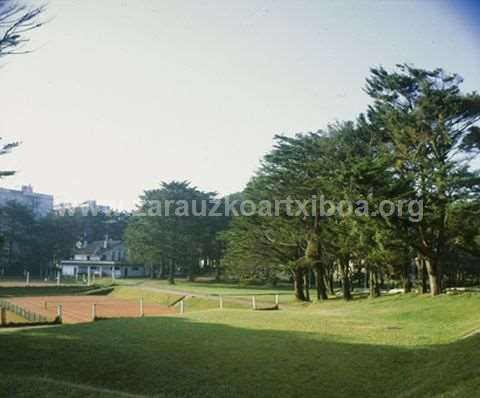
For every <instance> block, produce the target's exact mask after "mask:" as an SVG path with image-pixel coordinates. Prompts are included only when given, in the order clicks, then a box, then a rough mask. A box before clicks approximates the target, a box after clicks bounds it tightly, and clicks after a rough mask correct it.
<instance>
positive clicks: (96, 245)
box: [74, 240, 123, 256]
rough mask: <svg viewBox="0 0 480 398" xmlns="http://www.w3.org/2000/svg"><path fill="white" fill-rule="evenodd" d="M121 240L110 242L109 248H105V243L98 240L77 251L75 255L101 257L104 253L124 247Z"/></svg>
mask: <svg viewBox="0 0 480 398" xmlns="http://www.w3.org/2000/svg"><path fill="white" fill-rule="evenodd" d="M122 244H123V242H122V241H121V240H109V241H108V244H107V247H106V248H105V247H104V246H105V241H103V240H97V241H94V242H91V243H88V244H87V245H86V246H85V247H82V248H79V249H76V250H75V252H74V254H86V255H87V256H101V255H102V254H103V253H105V252H108V251H109V250H112V249H113V248H114V247H117V246H120V245H122Z"/></svg>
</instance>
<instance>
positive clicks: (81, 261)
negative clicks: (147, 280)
mask: <svg viewBox="0 0 480 398" xmlns="http://www.w3.org/2000/svg"><path fill="white" fill-rule="evenodd" d="M60 268H61V270H62V275H63V276H67V277H78V276H79V275H82V276H83V275H87V274H88V272H89V270H90V275H96V276H98V277H103V276H107V277H109V276H112V273H114V274H115V278H134V277H144V276H145V267H143V266H140V265H132V264H128V263H127V249H126V247H125V245H124V243H123V242H122V241H120V240H111V239H105V240H103V241H95V242H91V243H80V242H79V244H78V246H77V249H76V250H75V252H74V255H73V259H70V260H63V261H61V263H60Z"/></svg>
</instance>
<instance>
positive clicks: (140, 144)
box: [0, 0, 480, 208]
mask: <svg viewBox="0 0 480 398" xmlns="http://www.w3.org/2000/svg"><path fill="white" fill-rule="evenodd" d="M45 19H49V20H50V22H49V23H48V24H47V25H45V26H44V27H42V28H41V29H40V30H39V31H37V32H36V33H34V34H32V35H31V39H32V40H31V42H30V44H29V47H30V48H32V49H34V50H35V51H34V52H33V53H32V54H28V55H24V56H17V57H10V58H9V59H8V60H7V61H3V65H2V68H0V87H1V91H0V109H1V118H0V136H2V137H3V138H4V140H10V141H11V140H20V141H22V142H23V144H22V145H21V147H20V148H18V149H16V150H15V151H14V152H13V153H12V154H10V155H7V156H2V157H1V158H0V168H1V169H3V170H4V169H8V168H13V169H15V170H18V174H17V175H16V176H14V177H11V178H8V179H5V180H3V181H2V182H1V183H0V185H1V186H4V187H19V186H20V185H22V184H32V185H33V186H34V189H35V190H36V191H40V192H45V193H52V194H54V195H55V200H56V202H61V201H73V202H80V201H83V200H87V199H97V200H98V201H99V202H101V203H105V204H112V205H113V206H114V207H116V208H131V207H133V206H134V204H135V202H136V200H137V197H138V195H139V194H141V192H142V191H143V190H144V189H147V188H154V187H157V186H158V184H159V183H160V182H161V181H164V180H172V179H177V180H183V179H187V180H190V181H191V182H192V183H193V184H194V185H197V186H198V187H199V188H201V189H205V190H215V191H218V192H219V193H221V194H226V193H231V192H236V191H239V190H241V189H242V188H243V187H244V185H245V183H246V182H247V181H248V179H249V178H250V177H251V175H252V173H253V172H254V171H255V169H256V168H257V167H258V164H259V160H260V158H261V157H262V156H263V155H264V154H265V153H266V152H267V151H268V150H269V149H270V148H271V145H272V137H273V135H274V134H277V133H285V134H288V135H292V134H294V133H296V132H306V131H314V130H318V129H321V128H323V127H325V126H326V124H327V123H329V122H332V121H335V120H346V119H353V118H355V117H356V116H357V115H358V113H359V112H362V111H363V110H365V108H366V106H367V104H368V98H367V96H366V95H365V94H364V93H363V91H362V87H363V86H364V79H365V77H366V76H367V74H368V71H369V68H370V67H372V66H377V65H379V64H382V65H384V66H386V67H392V66H394V65H395V64H396V63H400V62H411V63H414V64H415V65H416V66H418V67H425V68H434V67H443V68H445V69H447V70H448V71H451V72H457V73H460V74H461V75H462V76H463V77H464V78H465V85H464V88H465V90H468V91H470V90H480V45H479V43H480V40H479V39H480V24H479V20H480V7H478V6H476V2H475V1H470V2H468V1H465V2H462V1H455V2H453V1H442V0H433V1H428V0H422V1H392V0H389V1H373V0H372V1H358V0H352V1H346V0H344V1H326V0H325V1H323V0H317V1H300V0H288V1H275V0H265V1H246V0H242V1H236V2H233V1H232V2H230V1H228V2H227V1H222V0H218V1H203V0H202V1H194V0H191V1H183V0H180V1H176V0H175V1H174V0H172V1H166V0H165V1H154V0H101V1H99V0H82V1H74V0H50V1H49V3H48V13H47V15H45Z"/></svg>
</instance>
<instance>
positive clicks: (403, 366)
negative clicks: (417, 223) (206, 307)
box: [0, 317, 480, 398]
mask: <svg viewBox="0 0 480 398" xmlns="http://www.w3.org/2000/svg"><path fill="white" fill-rule="evenodd" d="M479 344H480V338H479V336H472V337H470V338H468V339H465V340H462V341H458V342H456V343H454V344H450V345H445V346H435V347H431V348H402V347H398V346H397V347H395V346H386V345H375V344H372V345H368V344H353V343H346V342H338V341H334V340H332V339H328V338H326V337H325V336H322V335H319V334H314V333H307V332H286V331H272V330H253V329H245V328H238V327H232V326H226V325H220V324H212V323H201V322H194V321H191V320H188V319H186V318H179V317H171V318H167V317H162V318H144V319H126V320H110V321H104V322H99V323H94V324H84V325H72V326H63V327H60V328H54V329H44V330H37V331H25V332H18V333H13V334H9V335H5V336H1V337H0V353H1V355H0V369H1V372H2V373H3V374H4V375H5V376H8V377H7V378H6V380H7V379H8V380H10V381H9V384H8V385H6V387H8V389H9V390H8V391H10V394H11V396H15V392H16V391H17V390H15V389H16V388H22V396H25V397H28V396H32V397H34V396H35V397H41V396H44V395H41V394H40V395H39V394H38V393H37V392H36V391H40V390H41V388H40V387H38V386H37V387H36V388H34V387H32V389H31V391H30V392H31V394H30V395H29V391H24V390H25V387H24V386H23V385H22V386H20V385H16V382H15V381H14V380H23V379H25V380H27V379H28V378H31V377H45V378H47V379H48V380H50V383H51V380H57V381H59V382H62V383H64V382H67V383H77V384H80V385H87V386H90V387H92V386H93V387H95V388H103V389H110V390H114V391H122V392H130V393H135V394H140V395H144V396H166V397H253V396H258V397H293V396H323V397H350V396H351V397H353V396H355V397H382V398H383V397H395V396H402V397H421V396H432V395H435V394H439V393H443V392H446V391H448V390H449V389H451V388H457V387H458V386H459V384H460V383H462V382H464V381H466V380H467V379H470V378H471V377H474V376H475V375H477V376H478V374H477V373H476V372H478V368H479V366H480V359H479V358H480V355H479V354H480V352H479V351H480V350H479ZM12 380H13V381H12ZM5 383H7V382H4V384H5ZM37 384H38V383H37ZM27 385H28V383H27ZM1 387H2V381H0V389H1ZM4 387H5V386H4ZM6 387H5V388H6ZM90 387H88V388H90ZM59 388H60V387H59ZM64 389H65V386H63V387H61V388H60V390H61V391H62V394H63V395H61V394H60V393H59V395H55V389H54V388H52V389H50V390H49V391H50V393H49V395H48V396H49V397H57V396H58V397H60V396H62V397H63V396H65V393H64ZM18 391H20V390H18ZM77 392H78V391H77ZM79 394H80V393H79ZM45 396H47V395H45ZM68 396H77V395H75V393H74V392H72V393H71V394H70V395H68ZM78 396H80V395H78ZM98 396H103V395H102V394H100V393H99V394H98ZM108 396H111V395H108Z"/></svg>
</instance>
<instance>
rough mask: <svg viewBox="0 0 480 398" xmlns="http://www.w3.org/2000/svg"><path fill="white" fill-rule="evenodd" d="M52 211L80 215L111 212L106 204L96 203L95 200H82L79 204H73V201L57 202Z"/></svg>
mask: <svg viewBox="0 0 480 398" xmlns="http://www.w3.org/2000/svg"><path fill="white" fill-rule="evenodd" d="M53 209H54V211H55V212H56V213H57V214H70V215H73V214H76V213H77V214H81V215H87V214H92V215H96V214H100V213H103V214H111V213H112V208H111V207H110V206H106V205H99V204H97V201H96V200H87V201H85V202H82V203H80V204H73V203H67V202H64V203H58V204H56V205H55V206H54V208H53Z"/></svg>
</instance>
